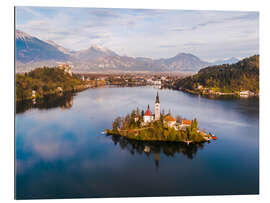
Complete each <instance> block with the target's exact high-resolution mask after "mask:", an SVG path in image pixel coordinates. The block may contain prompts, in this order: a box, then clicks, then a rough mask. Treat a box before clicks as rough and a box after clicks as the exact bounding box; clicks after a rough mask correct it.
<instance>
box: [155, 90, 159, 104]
mask: <svg viewBox="0 0 270 203" xmlns="http://www.w3.org/2000/svg"><path fill="white" fill-rule="evenodd" d="M156 103H159V96H158V92H157V96H156Z"/></svg>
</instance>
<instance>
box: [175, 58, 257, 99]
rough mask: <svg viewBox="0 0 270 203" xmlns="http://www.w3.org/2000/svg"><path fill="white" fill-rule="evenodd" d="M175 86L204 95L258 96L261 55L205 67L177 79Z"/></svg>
mask: <svg viewBox="0 0 270 203" xmlns="http://www.w3.org/2000/svg"><path fill="white" fill-rule="evenodd" d="M173 88H174V89H179V90H183V91H187V92H190V93H195V94H203V95H207V94H213V95H240V96H241V95H249V96H251V95H252V96H256V95H258V94H259V55H254V56H252V57H249V58H245V59H243V60H241V61H239V62H237V63H235V64H231V65H229V64H223V65H217V66H211V67H207V68H203V69H201V70H200V71H199V72H198V74H195V75H192V76H189V77H186V78H183V79H179V80H177V81H175V83H174V84H173Z"/></svg>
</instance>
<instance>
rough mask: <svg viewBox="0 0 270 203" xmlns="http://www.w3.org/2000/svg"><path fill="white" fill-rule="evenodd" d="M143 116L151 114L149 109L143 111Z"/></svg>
mask: <svg viewBox="0 0 270 203" xmlns="http://www.w3.org/2000/svg"><path fill="white" fill-rule="evenodd" d="M144 116H152V113H151V111H150V109H147V111H146V112H145V113H144Z"/></svg>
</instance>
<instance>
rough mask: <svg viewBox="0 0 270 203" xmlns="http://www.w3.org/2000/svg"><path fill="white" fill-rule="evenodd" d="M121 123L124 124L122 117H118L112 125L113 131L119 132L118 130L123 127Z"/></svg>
mask: <svg viewBox="0 0 270 203" xmlns="http://www.w3.org/2000/svg"><path fill="white" fill-rule="evenodd" d="M121 123H122V119H121V117H117V118H116V119H115V120H114V121H113V123H112V127H113V131H117V130H118V128H120V127H121Z"/></svg>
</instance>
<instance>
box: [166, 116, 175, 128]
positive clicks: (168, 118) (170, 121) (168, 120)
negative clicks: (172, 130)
mask: <svg viewBox="0 0 270 203" xmlns="http://www.w3.org/2000/svg"><path fill="white" fill-rule="evenodd" d="M163 123H164V125H167V126H168V127H174V126H175V125H176V119H175V118H174V117H172V116H171V115H167V116H165V117H164V119H163Z"/></svg>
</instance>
